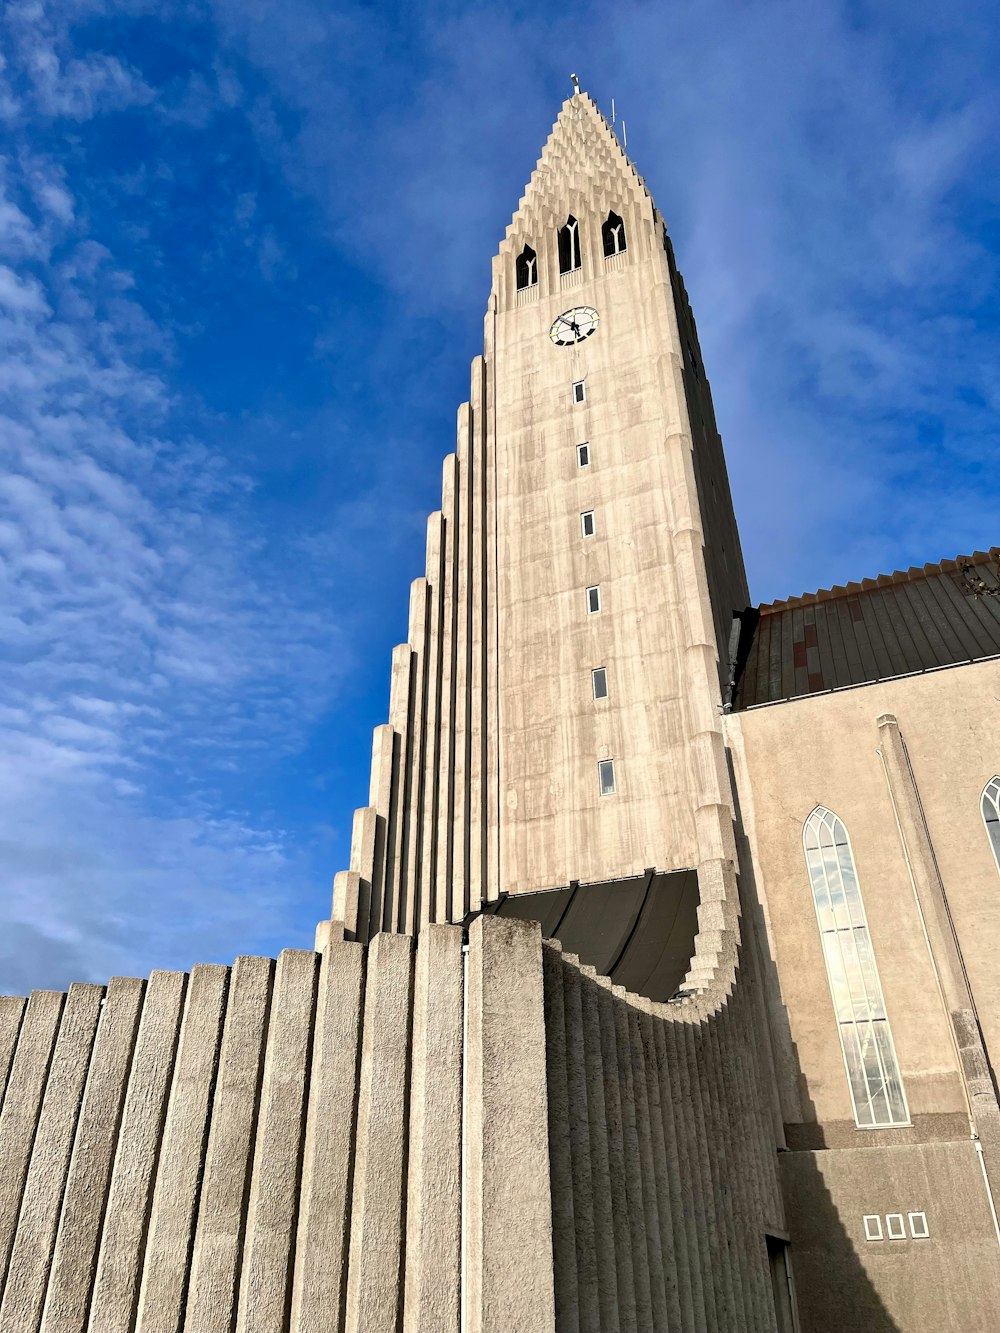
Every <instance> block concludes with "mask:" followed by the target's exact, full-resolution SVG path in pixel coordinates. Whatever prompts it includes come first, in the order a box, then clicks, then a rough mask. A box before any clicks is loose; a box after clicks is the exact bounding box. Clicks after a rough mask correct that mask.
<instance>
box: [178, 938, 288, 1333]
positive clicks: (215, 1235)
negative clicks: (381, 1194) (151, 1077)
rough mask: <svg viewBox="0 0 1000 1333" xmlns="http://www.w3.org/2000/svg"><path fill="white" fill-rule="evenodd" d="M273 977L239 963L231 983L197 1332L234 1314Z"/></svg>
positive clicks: (201, 1250)
mask: <svg viewBox="0 0 1000 1333" xmlns="http://www.w3.org/2000/svg"><path fill="white" fill-rule="evenodd" d="M273 980H274V963H273V962H272V960H271V959H270V958H246V957H242V958H237V959H236V961H235V963H234V964H233V967H232V972H231V974H230V978H229V995H228V998H227V1001H226V1019H225V1025H224V1027H223V1030H222V1046H221V1048H220V1051H219V1074H218V1078H217V1080H216V1084H215V1097H214V1099H213V1103H212V1125H211V1130H210V1131H209V1136H208V1149H207V1151H206V1153H205V1173H204V1177H203V1180H202V1186H201V1199H200V1203H199V1208H198V1222H197V1226H196V1229H195V1237H194V1252H193V1254H192V1258H191V1281H190V1283H189V1295H188V1303H187V1315H186V1321H185V1327H186V1328H190V1329H192V1330H195V1329H212V1328H219V1329H227V1330H228V1329H230V1328H231V1327H232V1324H233V1320H234V1318H235V1315H236V1294H237V1291H238V1287H239V1280H240V1267H241V1263H242V1257H243V1244H244V1235H245V1228H246V1212H247V1196H248V1192H249V1185H250V1163H251V1159H252V1155H253V1146H254V1137H255V1134H256V1129H257V1113H258V1100H259V1097H260V1086H261V1074H262V1070H263V1063H264V1036H265V1033H266V1031H267V1026H268V1014H269V1011H270V1006H271V987H272V984H273Z"/></svg>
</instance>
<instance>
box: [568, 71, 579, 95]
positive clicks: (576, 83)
mask: <svg viewBox="0 0 1000 1333" xmlns="http://www.w3.org/2000/svg"><path fill="white" fill-rule="evenodd" d="M569 77H570V78H571V79H572V80H573V96H574V97H577V96H579V93H580V80H579V79H578V78H577V77H576V75H575V74H571V75H570V76H569Z"/></svg>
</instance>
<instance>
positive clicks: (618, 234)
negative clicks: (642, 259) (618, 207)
mask: <svg viewBox="0 0 1000 1333" xmlns="http://www.w3.org/2000/svg"><path fill="white" fill-rule="evenodd" d="M601 239H602V241H603V242H604V257H605V259H610V258H611V256H612V255H623V254H624V253H625V251H626V250H627V249H628V246H627V244H626V242H625V223H624V222H622V220H621V218H620V217H619V216H618V214H617V213H609V214H608V217H607V221H606V222H605V224H604V226H603V227H602V228H601Z"/></svg>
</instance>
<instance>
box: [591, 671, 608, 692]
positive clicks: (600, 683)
mask: <svg viewBox="0 0 1000 1333" xmlns="http://www.w3.org/2000/svg"><path fill="white" fill-rule="evenodd" d="M590 677H591V680H592V681H593V684H594V698H595V699H606V698H607V697H608V669H607V667H594V669H593V671H592V672H591V673H590Z"/></svg>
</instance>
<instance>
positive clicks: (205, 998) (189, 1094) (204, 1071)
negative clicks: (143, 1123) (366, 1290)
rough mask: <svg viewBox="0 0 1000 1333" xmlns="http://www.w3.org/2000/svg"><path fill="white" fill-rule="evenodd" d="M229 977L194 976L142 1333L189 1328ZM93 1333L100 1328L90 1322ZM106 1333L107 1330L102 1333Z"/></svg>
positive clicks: (138, 1332)
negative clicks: (187, 1306)
mask: <svg viewBox="0 0 1000 1333" xmlns="http://www.w3.org/2000/svg"><path fill="white" fill-rule="evenodd" d="M228 981H229V969H228V968H227V967H222V966H220V965H218V964H214V963H202V964H199V966H197V967H194V968H192V969H191V977H190V980H189V982H188V988H187V1002H186V1004H185V1006H184V1019H183V1022H182V1023H181V1033H180V1042H179V1045H178V1048H177V1060H176V1063H175V1065H174V1077H173V1084H172V1086H171V1089H170V1100H169V1102H168V1104H167V1116H166V1121H165V1124H164V1127H163V1139H162V1142H161V1146H160V1155H159V1162H158V1170H157V1175H156V1188H155V1190H154V1192H153V1205H152V1209H151V1212H150V1218H149V1232H148V1237H147V1241H146V1256H145V1259H146V1262H145V1266H144V1269H143V1273H142V1282H141V1285H140V1289H139V1308H138V1313H137V1317H136V1323H135V1333H176V1331H177V1330H179V1329H180V1328H181V1327H182V1320H183V1316H184V1302H185V1296H186V1292H187V1278H188V1269H189V1264H190V1258H191V1242H192V1238H193V1233H194V1219H195V1213H196V1210H197V1206H198V1189H199V1185H200V1183H201V1173H202V1167H203V1163H204V1155H205V1141H206V1139H207V1138H208V1121H209V1114H210V1110H211V1105H212V1090H213V1087H214V1085H215V1071H216V1061H217V1057H218V1050H219V1037H220V1034H221V1031H222V1019H223V1015H224V1013H225V1005H226V990H227V986H228ZM91 1325H92V1327H93V1328H94V1333H98V1326H97V1325H95V1324H94V1322H93V1320H91ZM101 1333H103V1330H101Z"/></svg>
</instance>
